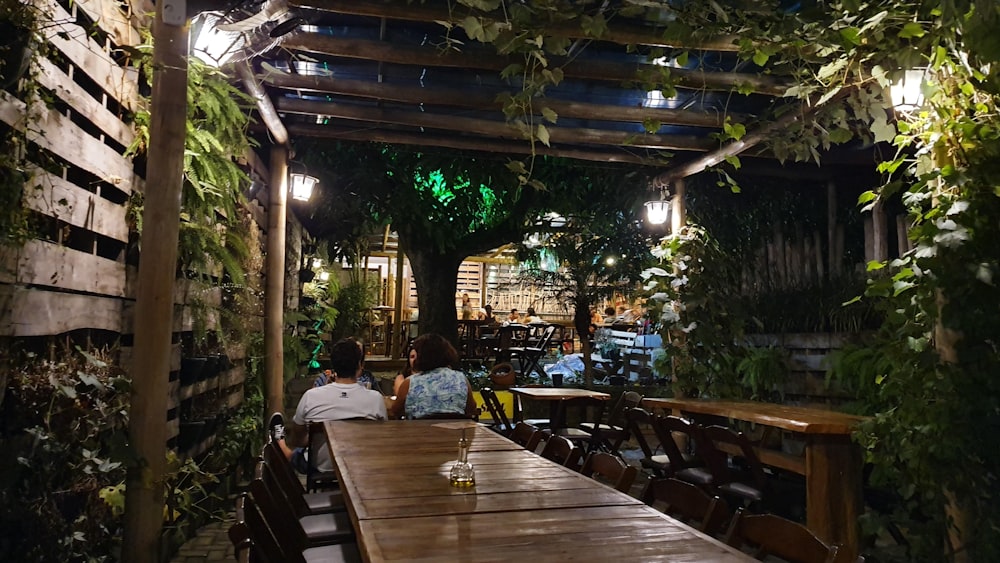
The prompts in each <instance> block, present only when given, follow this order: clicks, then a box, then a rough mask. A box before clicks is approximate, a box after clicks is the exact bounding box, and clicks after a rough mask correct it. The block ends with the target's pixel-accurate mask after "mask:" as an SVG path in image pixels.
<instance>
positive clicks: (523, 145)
mask: <svg viewBox="0 0 1000 563" xmlns="http://www.w3.org/2000/svg"><path fill="white" fill-rule="evenodd" d="M288 132H289V134H291V135H292V136H293V137H299V136H302V137H314V138H323V139H342V140H345V141H361V142H375V143H389V144H396V145H417V146H431V147H442V148H449V149H458V150H471V151H483V152H491V153H500V154H532V148H531V146H530V145H529V144H528V143H527V142H526V141H525V142H520V143H515V142H509V141H495V140H490V139H482V138H475V137H459V136H456V135H437V134H424V133H408V132H402V131H389V130H384V129H372V128H370V127H345V126H341V127H338V126H331V125H289V126H288ZM534 153H535V154H540V155H546V156H558V157H562V158H572V159H576V160H586V161H591V162H623V163H628V164H639V165H643V166H664V165H665V164H666V161H665V159H664V158H663V157H657V156H654V155H653V153H650V152H649V151H645V150H642V149H637V150H631V149H629V148H628V147H608V148H607V149H606V150H584V149H569V148H559V147H546V146H545V145H542V144H540V143H536V145H535V149H534Z"/></svg>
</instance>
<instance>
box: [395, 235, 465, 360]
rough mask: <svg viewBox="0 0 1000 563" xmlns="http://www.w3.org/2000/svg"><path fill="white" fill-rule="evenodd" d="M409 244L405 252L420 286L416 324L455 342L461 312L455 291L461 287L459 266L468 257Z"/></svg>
mask: <svg viewBox="0 0 1000 563" xmlns="http://www.w3.org/2000/svg"><path fill="white" fill-rule="evenodd" d="M404 246H406V247H407V248H406V255H407V257H409V259H410V268H412V269H413V280H414V282H415V283H416V285H417V309H418V310H419V311H420V316H419V317H418V320H417V326H419V327H420V334H427V333H428V332H436V333H438V334H440V335H441V336H443V337H445V338H447V339H448V340H449V341H450V342H451V343H452V344H457V342H458V315H457V314H456V312H455V293H456V291H457V290H458V267H459V266H460V265H461V264H462V260H464V259H465V256H459V255H458V254H459V253H457V252H452V253H451V254H436V253H434V252H433V251H432V250H429V249H428V248H426V247H421V248H412V247H408V246H409V245H404Z"/></svg>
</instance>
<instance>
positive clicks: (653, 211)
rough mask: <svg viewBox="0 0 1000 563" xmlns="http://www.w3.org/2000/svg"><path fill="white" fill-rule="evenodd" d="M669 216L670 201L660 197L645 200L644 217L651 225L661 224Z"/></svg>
mask: <svg viewBox="0 0 1000 563" xmlns="http://www.w3.org/2000/svg"><path fill="white" fill-rule="evenodd" d="M669 216H670V202H669V201H666V200H662V199H658V200H655V201H647V202H646V219H647V220H649V222H650V223H652V224H653V225H662V224H664V223H666V222H667V217H669Z"/></svg>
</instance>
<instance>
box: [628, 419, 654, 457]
mask: <svg viewBox="0 0 1000 563" xmlns="http://www.w3.org/2000/svg"><path fill="white" fill-rule="evenodd" d="M652 426H653V415H652V414H650V413H649V411H647V410H646V409H643V408H641V407H633V408H631V409H628V410H627V411H625V428H626V429H627V430H628V433H629V435H631V436H632V437H633V438H635V441H636V443H637V444H639V449H640V450H642V456H643V457H644V458H646V459H649V458H651V457H653V456H654V455H655V452H654V451H653V448H652V447H651V446H650V445H649V441H648V440H646V434H645V430H646V428H652ZM657 441H659V440H657Z"/></svg>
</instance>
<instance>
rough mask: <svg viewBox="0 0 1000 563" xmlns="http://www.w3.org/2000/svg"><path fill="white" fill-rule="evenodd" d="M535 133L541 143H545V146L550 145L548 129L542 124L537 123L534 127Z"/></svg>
mask: <svg viewBox="0 0 1000 563" xmlns="http://www.w3.org/2000/svg"><path fill="white" fill-rule="evenodd" d="M535 135H536V136H537V137H538V140H539V141H541V143H542V144H543V145H545V146H547V147H548V146H550V145H549V130H548V129H546V128H545V126H544V125H541V124H539V125H538V127H537V129H536V133H535Z"/></svg>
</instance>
